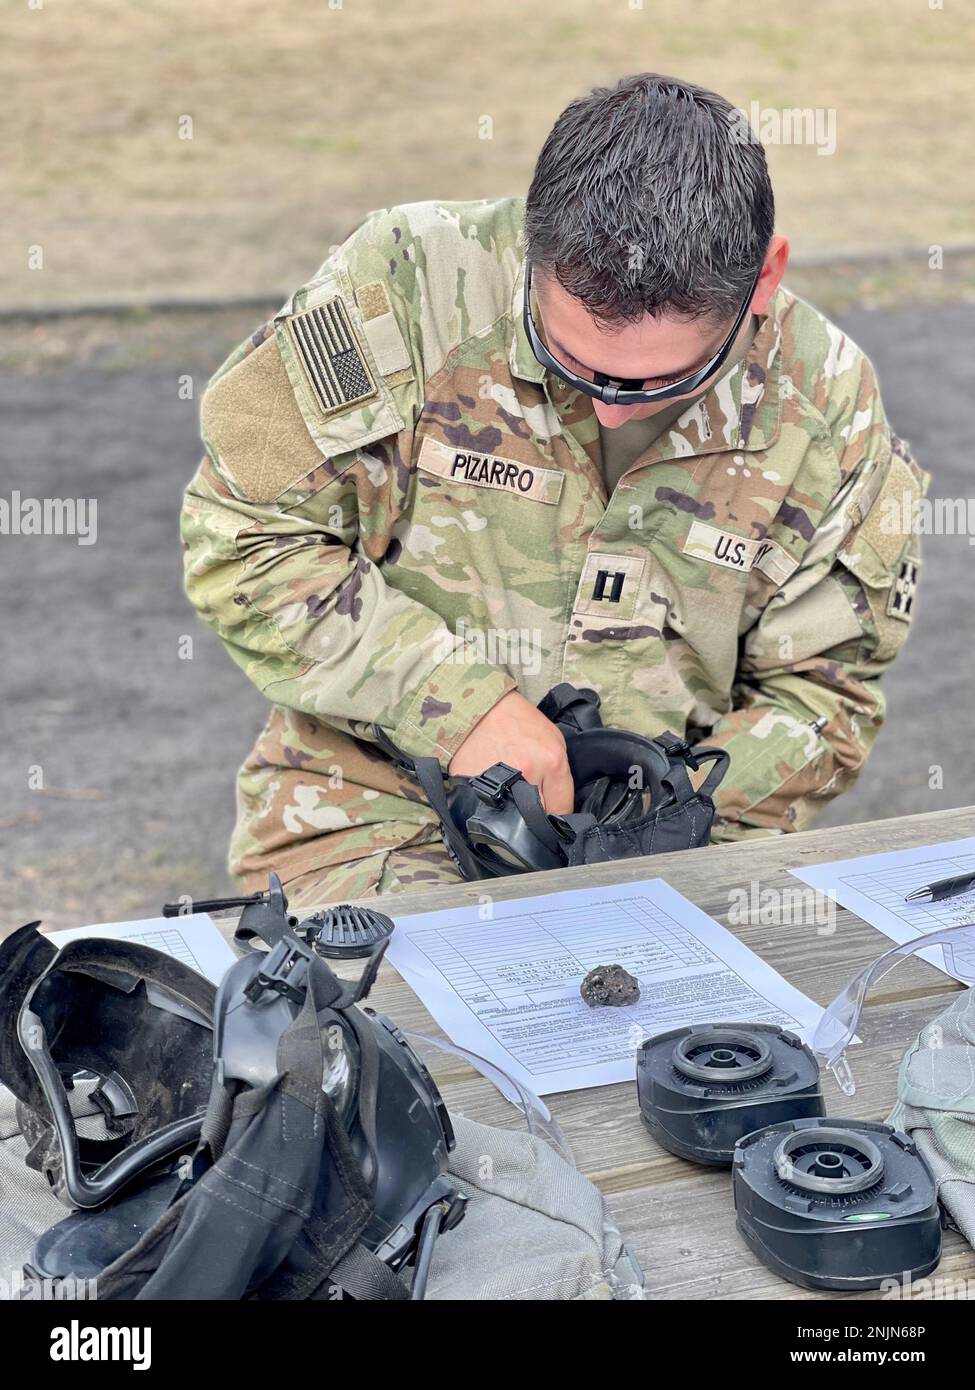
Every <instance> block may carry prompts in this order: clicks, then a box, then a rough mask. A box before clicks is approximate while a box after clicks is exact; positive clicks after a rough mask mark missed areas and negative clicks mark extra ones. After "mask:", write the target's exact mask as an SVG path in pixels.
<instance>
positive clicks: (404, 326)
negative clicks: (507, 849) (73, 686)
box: [182, 199, 927, 903]
mask: <svg viewBox="0 0 975 1390" xmlns="http://www.w3.org/2000/svg"><path fill="white" fill-rule="evenodd" d="M522 217H523V204H522V202H521V201H520V200H517V199H505V200H500V201H485V202H479V203H454V204H451V203H417V204H413V205H410V206H406V207H399V208H394V209H392V210H389V211H383V212H378V213H374V214H372V215H371V216H370V217H369V218H368V219H367V220H366V222H365V223H364V224H363V225H362V226H361V227H360V228H359V229H358V230H357V231H356V232H355V233H354V234H353V235H352V236H351V237H350V238H349V240H348V241H347V242H346V243H345V244H344V245H343V246H341V247H340V248H339V249H337V250H336V251H335V252H334V254H333V255H331V256H330V258H329V259H328V260H327V261H326V262H325V264H324V265H323V266H322V267H321V269H320V270H319V272H318V273H317V275H316V276H315V278H314V279H313V280H312V281H311V282H310V283H309V284H308V285H306V286H305V287H304V288H302V289H300V290H299V291H298V292H297V293H296V294H295V295H294V296H292V298H291V299H290V300H289V301H288V302H287V304H285V305H284V307H283V308H282V310H281V312H280V314H278V315H277V316H276V317H275V319H274V320H273V321H272V322H271V323H270V324H268V325H266V326H265V327H264V328H263V329H261V330H259V331H258V332H257V333H255V334H254V335H253V337H252V338H250V339H248V340H247V341H246V342H245V343H244V344H242V345H241V347H240V348H238V349H237V351H236V352H235V353H234V354H233V355H232V356H231V357H230V358H229V359H228V361H227V362H226V363H225V364H224V366H223V367H222V368H221V369H220V370H219V371H218V372H217V374H216V376H215V377H214V378H213V380H212V382H211V383H210V386H209V388H208V390H207V393H206V396H205V398H204V402H203V409H202V420H203V434H204V443H205V446H206V456H205V458H204V460H203V462H202V464H201V466H200V468H199V470H198V472H197V474H196V476H195V477H194V479H193V480H192V482H191V483H190V485H189V488H188V490H187V493H186V498H185V505H184V509H183V515H182V533H183V538H184V542H185V575H186V588H187V593H188V595H189V597H190V599H191V601H192V602H193V603H194V604H195V606H196V607H197V608H198V609H199V611H200V613H201V614H202V615H203V617H204V618H205V619H206V621H207V622H209V623H210V624H211V626H212V627H214V628H215V630H216V631H217V632H218V633H219V635H220V636H221V638H222V639H223V641H224V643H225V644H226V647H227V650H228V651H229V653H230V655H231V656H232V657H233V659H234V660H235V661H236V662H237V663H238V664H239V665H240V666H241V667H242V668H243V669H244V671H245V672H246V673H247V674H248V675H249V676H250V677H251V678H252V679H253V680H254V681H255V682H256V683H257V685H258V686H259V687H260V689H261V690H263V691H264V692H265V694H266V695H267V697H268V699H269V701H270V702H271V711H270V716H269V718H268V721H267V724H266V727H265V729H264V731H263V732H262V734H261V736H260V738H259V740H258V742H257V745H256V747H255V748H254V751H253V752H252V754H251V755H250V757H249V758H248V760H247V762H246V763H245V765H244V767H243V768H242V770H241V772H240V777H239V815H238V822H237V828H236V832H235V835H234V840H233V844H232V848H231V865H232V868H233V870H234V872H235V873H236V874H237V875H238V876H239V878H240V879H241V881H242V883H243V884H244V885H245V886H246V887H248V888H250V887H255V886H259V885H260V884H261V883H262V882H263V881H264V879H265V876H266V873H267V870H268V869H269V868H272V867H273V868H276V869H277V870H278V872H280V873H281V874H282V877H283V878H284V879H285V880H286V882H290V883H291V884H292V885H293V890H294V889H297V891H298V892H299V894H300V899H301V901H303V902H309V903H310V902H312V901H316V902H324V901H330V900H334V899H335V898H337V897H347V896H350V897H351V896H365V895H368V894H369V893H372V892H375V891H377V890H379V889H380V888H384V889H385V888H389V887H396V888H406V887H416V886H421V885H422V884H424V883H428V882H438V881H448V880H450V879H452V878H454V877H456V874H455V871H454V869H453V866H452V865H451V863H450V861H449V859H447V857H446V855H445V853H444V851H443V849H442V846H441V845H440V843H439V831H438V826H437V822H436V818H435V816H434V815H433V812H432V811H431V810H430V808H429V807H428V806H427V805H426V804H425V802H424V801H423V798H422V796H421V795H420V793H419V791H418V789H417V787H416V786H415V784H414V783H412V782H411V781H410V779H409V778H408V777H406V776H405V775H403V774H402V773H400V772H399V771H398V770H397V769H396V767H395V766H394V765H393V764H392V763H391V762H390V761H389V760H388V759H387V757H386V756H385V755H384V754H383V753H382V752H380V750H379V748H378V747H377V745H376V742H375V738H374V733H373V726H374V725H378V726H380V727H381V729H382V730H383V731H384V732H385V734H386V735H387V736H388V737H389V738H391V739H392V741H393V742H394V743H395V744H396V745H397V746H398V747H399V748H401V749H402V750H403V751H404V752H406V753H409V754H433V755H435V756H437V757H438V758H439V759H440V760H441V762H442V763H443V764H444V765H445V766H446V765H447V763H448V762H449V760H450V758H451V756H452V755H453V753H454V752H455V751H456V750H457V748H458V747H459V746H460V744H461V743H462V742H463V740H464V738H465V737H466V735H467V734H468V732H469V731H470V730H471V729H472V728H473V726H474V725H475V724H476V723H477V721H478V720H479V719H480V718H481V717H482V716H483V715H484V714H485V713H486V712H487V711H488V710H489V709H490V708H491V707H492V706H493V705H494V704H495V703H496V702H497V701H498V700H499V699H500V698H501V697H502V695H504V694H505V693H506V692H507V691H509V690H512V689H515V688H517V689H519V690H520V691H522V693H523V694H524V695H526V696H527V698H528V699H530V700H532V701H537V700H539V699H540V698H541V696H542V695H544V694H545V693H546V692H547V691H548V690H549V689H550V688H551V687H552V686H554V685H556V684H557V683H558V682H560V681H571V682H573V683H574V684H575V685H577V686H592V687H593V688H594V689H595V690H597V691H598V692H599V695H600V696H601V698H602V707H603V714H604V718H605V721H606V723H607V724H611V725H616V726H619V727H624V728H628V729H634V730H637V731H639V732H640V733H644V734H648V735H655V734H658V733H660V732H662V731H663V730H666V729H670V730H673V731H674V732H676V733H679V734H685V735H687V736H689V737H690V738H691V739H693V740H695V741H704V740H706V741H707V742H709V743H712V744H719V745H721V746H723V747H725V748H727V749H728V751H729V753H730V755H731V762H730V769H729V772H728V774H727V776H726V778H725V780H724V783H723V785H722V787H721V788H720V791H719V793H718V811H719V817H720V819H719V821H718V823H717V825H716V828H715V834H714V838H715V839H716V840H722V839H734V838H740V837H743V836H748V835H756V834H769V833H775V832H782V831H790V830H796V829H802V828H805V827H806V826H808V825H809V824H810V823H811V821H812V820H813V818H814V816H815V815H816V813H817V811H818V810H819V809H820V808H821V807H822V806H823V805H824V804H825V803H826V801H828V800H829V799H830V798H831V797H833V796H835V795H836V794H837V793H838V792H841V791H843V790H844V789H845V788H846V787H848V786H849V785H850V783H851V782H852V781H853V779H854V778H855V777H856V775H857V773H858V772H859V771H860V769H861V767H862V765H863V762H864V760H865V758H866V756H867V753H868V751H869V749H870V746H871V744H872V743H873V740H874V737H875V736H876V733H877V730H878V729H879V727H880V724H881V722H882V720H883V716H884V697H883V694H882V693H881V689H880V680H881V677H882V675H883V673H884V671H885V670H886V668H887V666H888V665H889V664H890V662H891V661H892V660H893V658H894V656H895V655H896V653H897V651H898V649H899V648H900V646H901V644H902V642H903V640H904V638H905V637H906V635H907V632H908V630H909V623H910V620H911V618H912V617H913V615H914V612H915V610H916V603H915V602H914V600H913V594H914V586H915V584H916V580H917V565H918V556H917V542H916V538H915V537H914V536H913V535H911V534H907V533H904V532H903V531H901V530H898V529H897V528H896V525H895V526H894V527H893V529H892V527H891V517H896V516H911V515H912V514H913V512H914V507H913V503H914V501H915V500H916V499H917V497H919V496H920V494H921V493H922V491H923V490H924V488H925V486H926V483H927V478H926V475H925V474H924V473H922V472H921V470H920V469H919V468H918V467H917V465H916V464H915V463H914V461H913V460H912V458H911V456H910V453H909V452H908V450H907V448H906V446H905V445H904V444H903V443H902V442H901V441H900V440H898V439H896V438H895V437H893V436H892V435H891V432H890V429H889V427H888V424H887V421H886V418H885V415H884V411H883V407H882V405H881V401H880V397H879V394H878V390H877V383H876V380H875V377H874V373H873V370H872V368H871V366H870V363H869V362H868V361H867V359H866V358H865V357H864V355H863V353H862V352H861V351H860V350H859V349H858V348H857V347H856V345H855V344H854V343H852V342H851V341H850V340H849V339H848V338H847V337H846V336H845V335H844V334H842V333H841V332H840V331H839V329H837V328H836V327H834V326H833V325H832V324H831V323H829V322H828V321H827V320H826V319H825V318H823V316H822V315H821V314H819V313H818V312H816V310H814V309H812V308H811V307H810V306H809V305H807V304H805V303H803V302H802V301H801V300H799V299H797V298H795V297H794V296H793V295H791V294H789V293H788V292H787V291H785V290H780V291H779V292H778V293H777V294H776V296H775V298H774V300H773V302H772V304H771V306H770V310H769V312H768V314H767V315H765V316H764V317H763V318H762V319H761V320H760V322H759V326H758V331H757V333H756V336H755V339H754V342H753V343H752V347H751V350H750V352H749V354H748V356H747V357H746V358H745V359H744V360H743V361H742V362H741V364H740V365H739V366H738V367H737V368H736V369H735V370H734V371H732V372H731V373H730V374H729V375H728V376H726V377H725V378H724V379H722V380H720V381H719V382H718V383H717V384H716V385H715V387H714V388H713V390H711V391H710V392H707V393H705V394H704V395H702V396H699V397H698V398H696V399H695V400H694V401H693V402H691V403H690V404H689V406H688V408H687V410H686V411H685V412H684V414H683V415H681V416H680V417H679V418H678V420H677V421H676V423H675V424H674V425H673V427H672V428H671V429H669V430H667V431H665V433H664V434H663V435H662V436H661V437H660V438H659V439H658V440H657V441H656V442H655V443H654V445H653V446H652V448H651V449H650V450H649V451H648V452H647V453H645V454H644V455H643V456H641V457H640V458H639V459H638V460H637V461H636V463H635V464H634V465H633V466H632V467H630V468H629V469H628V470H627V471H626V472H625V473H624V474H623V476H622V477H621V479H620V481H619V483H618V485H617V486H616V488H615V490H614V491H613V492H612V495H610V496H607V491H606V486H605V482H604V478H603V474H602V471H601V468H600V456H599V431H598V429H597V424H596V419H595V416H594V414H593V410H592V404H591V402H590V401H589V399H588V398H587V397H585V396H583V395H582V394H580V393H578V392H575V391H572V390H571V389H569V388H568V387H566V386H565V385H564V384H562V383H561V382H559V381H557V380H555V379H554V378H549V377H547V376H546V373H545V372H544V370H543V369H542V367H541V366H540V365H539V364H538V362H537V361H536V360H535V358H534V357H533V355H532V353H531V350H530V348H529V346H528V343H527V341H526V339H525V337H524V334H523V330H522V328H521V307H522V299H523V287H524V259H523V251H522V240H521V226H522ZM339 299H340V300H341V303H342V305H343V311H344V315H343V320H342V322H343V324H347V325H348V328H349V331H350V337H349V341H348V342H345V341H344V340H343V351H345V352H351V353H353V354H354V356H355V358H356V360H359V361H361V363H362V364H363V379H364V380H365V381H366V382H368V383H369V384H370V390H371V392H372V394H371V395H370V397H369V398H368V399H365V400H357V401H354V402H353V403H352V404H350V405H347V406H345V407H343V408H340V409H335V408H334V405H333V404H332V403H331V397H329V398H328V399H324V398H323V397H322V396H321V395H320V394H319V393H318V392H317V391H315V390H313V389H311V385H310V382H309V374H308V371H307V369H306V364H305V363H303V362H302V361H301V360H300V354H299V352H298V351H297V349H296V346H295V343H296V339H295V336H294V332H293V324H294V321H295V320H296V319H300V318H301V317H302V316H304V315H308V314H309V313H310V312H311V311H313V310H315V309H318V308H321V307H323V306H328V305H334V304H335V303H336V301H337V300H339ZM350 360H351V359H350ZM892 504H893V505H892ZM898 595H899V597H898ZM908 597H909V598H910V600H911V601H910V602H909V603H908V602H907V598H908Z"/></svg>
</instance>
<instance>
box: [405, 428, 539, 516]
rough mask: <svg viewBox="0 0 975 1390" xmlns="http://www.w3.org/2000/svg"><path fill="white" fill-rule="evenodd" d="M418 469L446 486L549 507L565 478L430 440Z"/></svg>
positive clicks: (492, 455)
mask: <svg viewBox="0 0 975 1390" xmlns="http://www.w3.org/2000/svg"><path fill="white" fill-rule="evenodd" d="M417 467H418V468H421V469H422V470H423V472H424V473H435V474H436V476H437V477H438V478H443V479H444V480H445V481H446V482H450V483H468V484H470V485H472V486H473V487H490V488H496V489H497V490H498V491H500V492H510V493H513V494H514V495H515V496H516V497H530V498H531V500H532V501H533V502H544V503H545V504H546V505H547V506H554V505H555V503H556V502H558V500H559V497H560V496H561V494H562V483H563V481H564V478H565V474H564V473H560V472H559V471H558V470H557V469H555V468H539V467H538V466H537V464H534V463H531V464H529V463H518V462H517V461H516V460H515V459H508V458H502V457H501V455H500V454H479V453H477V452H476V451H475V450H473V449H452V448H450V446H449V445H447V444H442V443H441V442H440V440H439V439H431V438H430V437H429V436H427V438H425V439H424V441H423V443H422V444H421V446H420V455H419V458H418V459H417Z"/></svg>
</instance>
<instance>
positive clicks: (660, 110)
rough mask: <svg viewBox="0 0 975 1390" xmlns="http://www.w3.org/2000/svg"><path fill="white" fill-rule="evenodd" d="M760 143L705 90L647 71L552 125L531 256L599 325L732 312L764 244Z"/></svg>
mask: <svg viewBox="0 0 975 1390" xmlns="http://www.w3.org/2000/svg"><path fill="white" fill-rule="evenodd" d="M774 225H775V202H774V199H773V196H772V184H771V181H770V179H769V174H768V167H767V165H766V162H765V151H764V149H763V148H762V145H761V143H760V142H759V141H758V140H757V139H755V138H754V137H753V135H752V134H751V131H750V129H749V127H748V124H747V121H746V118H745V116H744V115H743V113H742V112H740V111H738V110H737V109H736V108H735V107H734V106H732V104H731V102H729V101H726V100H725V98H724V97H721V96H718V95H717V93H715V92H709V91H706V90H705V89H704V88H703V87H696V86H694V84H693V83H690V82H682V81H680V80H679V79H677V78H675V77H661V76H659V75H658V74H657V73H652V72H645V73H640V74H638V75H637V76H635V77H626V78H624V79H623V80H622V81H621V82H619V83H617V85H616V86H615V87H597V88H596V89H595V90H594V91H592V92H590V93H589V95H588V96H585V97H580V98H579V99H578V100H577V101H573V102H571V103H570V104H569V105H568V106H567V107H566V109H565V110H564V111H563V112H562V114H561V116H560V117H559V118H558V120H557V121H556V122H555V125H554V126H553V128H552V130H551V133H550V134H549V136H548V139H547V140H546V141H545V144H544V145H543V146H542V152H541V154H540V155H539V157H538V163H537V164H536V166H535V174H534V177H533V179H532V183H531V188H530V189H529V192H528V201H527V206H526V213H525V236H526V242H527V251H528V258H529V260H530V262H531V264H532V266H533V268H535V269H537V270H539V271H542V272H544V273H546V274H550V275H554V277H555V278H556V279H557V280H558V282H559V284H560V285H561V286H562V287H563V289H565V290H566V291H567V292H568V293H569V294H570V295H572V296H573V298H575V299H577V300H579V302H580V303H582V304H584V305H585V306H586V308H587V309H588V310H589V311H590V313H592V315H593V316H594V317H595V318H596V319H598V320H600V321H601V322H604V323H607V324H610V325H612V324H620V323H625V322H633V321H635V320H638V319H640V318H642V317H643V315H644V314H652V315H654V316H655V317H659V315H660V314H661V313H663V312H664V310H667V311H669V312H670V313H672V314H675V315H678V316H684V317H688V318H705V317H707V318H712V317H713V318H716V319H717V318H729V317H732V316H733V315H734V314H735V313H736V312H737V310H738V309H739V308H740V306H741V302H742V300H743V299H744V297H745V294H746V293H747V291H748V289H749V286H750V285H751V283H752V281H753V280H754V278H755V276H756V275H757V274H758V271H759V269H760V267H761V265H762V262H763V260H764V258H765V254H766V252H767V251H768V245H769V241H770V240H771V237H772V231H773V228H774Z"/></svg>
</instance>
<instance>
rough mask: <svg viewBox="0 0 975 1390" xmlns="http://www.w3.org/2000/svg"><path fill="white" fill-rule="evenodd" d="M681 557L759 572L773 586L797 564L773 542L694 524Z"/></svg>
mask: <svg viewBox="0 0 975 1390" xmlns="http://www.w3.org/2000/svg"><path fill="white" fill-rule="evenodd" d="M684 554H685V555H692V556H694V558H695V559H698V560H707V561H709V562H710V563H711V564H712V565H724V566H725V567H726V568H727V569H732V570H744V571H748V570H761V572H762V574H764V575H767V577H768V578H769V579H771V580H772V581H773V582H774V583H776V584H784V583H785V581H786V580H787V579H788V577H789V575H790V574H792V572H793V570H795V569H797V568H798V565H799V561H798V560H795V559H793V557H792V556H791V555H789V554H787V553H786V551H784V550H783V549H782V547H781V546H780V545H779V544H778V542H776V541H767V540H765V541H756V540H750V539H749V538H748V537H747V536H739V535H736V534H735V532H734V531H721V530H719V528H718V527H717V526H708V525H707V523H706V522H703V521H695V522H693V523H692V524H691V529H690V531H689V532H688V535H687V540H686V541H685V542H684Z"/></svg>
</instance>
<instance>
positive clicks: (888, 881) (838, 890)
mask: <svg viewBox="0 0 975 1390" xmlns="http://www.w3.org/2000/svg"><path fill="white" fill-rule="evenodd" d="M790 873H792V874H793V875H794V876H795V877H796V878H798V879H801V880H802V882H803V883H807V884H808V885H809V886H810V888H816V889H818V890H819V891H820V892H823V893H829V894H832V895H833V896H835V898H836V901H837V902H838V903H841V904H842V906H843V907H846V908H849V909H850V911H851V912H855V913H856V914H857V916H858V917H862V918H863V920H864V921H865V922H869V924H870V925H871V926H872V927H876V928H877V930H878V931H881V932H883V934H884V935H885V936H889V937H890V939H891V941H896V942H897V943H898V944H899V945H903V944H904V943H905V942H908V941H916V940H917V939H918V937H921V936H925V935H926V934H927V933H928V932H932V931H938V930H940V929H942V928H944V927H961V926H967V925H968V924H969V923H975V892H971V893H960V894H959V895H958V896H957V897H956V898H946V899H945V900H944V901H943V902H940V903H931V902H913V903H908V902H905V901H904V898H905V896H906V895H907V894H908V893H910V892H911V891H912V890H913V889H915V888H923V887H925V886H926V885H927V884H930V883H936V882H937V881H938V879H941V878H954V877H955V876H957V875H959V874H966V873H975V836H969V837H968V838H967V839H964V840H951V841H948V842H947V843H944V844H939V845H922V846H921V847H920V848H917V849H899V850H891V851H890V852H889V853H885V854H866V855H862V856H861V857H860V858H858V859H839V860H834V861H833V862H832V863H829V864H813V865H809V866H808V867H807V866H803V867H802V868H801V869H791V870H790ZM923 954H924V959H925V960H927V961H929V962H930V964H931V965H934V966H936V967H937V968H938V969H939V970H941V969H943V968H944V960H943V957H942V954H941V949H940V947H938V946H933V947H932V948H931V950H930V951H925V952H924V953H923ZM945 973H946V974H951V973H952V972H951V971H946V972H945ZM958 978H962V977H961V976H959V977H958Z"/></svg>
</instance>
